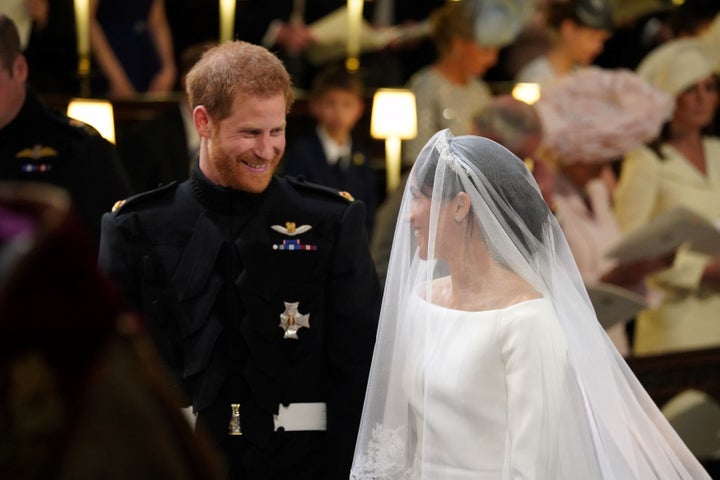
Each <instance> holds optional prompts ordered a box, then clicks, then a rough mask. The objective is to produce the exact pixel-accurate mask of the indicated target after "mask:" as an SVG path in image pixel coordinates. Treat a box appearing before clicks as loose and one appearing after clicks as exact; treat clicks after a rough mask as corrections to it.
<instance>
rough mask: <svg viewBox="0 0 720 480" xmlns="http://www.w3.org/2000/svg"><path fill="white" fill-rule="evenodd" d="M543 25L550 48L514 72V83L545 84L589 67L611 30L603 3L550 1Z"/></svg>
mask: <svg viewBox="0 0 720 480" xmlns="http://www.w3.org/2000/svg"><path fill="white" fill-rule="evenodd" d="M546 24H547V27H548V30H549V32H550V36H551V43H552V44H551V46H550V49H549V50H548V51H547V53H545V54H544V55H541V56H539V57H537V58H535V59H534V60H531V61H530V62H529V63H527V64H526V65H525V66H524V67H523V68H522V69H521V70H520V71H519V72H518V74H517V77H516V80H517V81H518V82H533V83H539V84H541V85H547V84H549V83H552V82H554V81H555V80H557V79H559V78H561V77H564V76H565V75H567V74H568V73H570V72H572V71H573V70H575V69H576V68H578V67H580V66H586V65H590V64H591V63H592V62H593V60H595V57H597V56H598V55H599V54H600V53H601V52H602V50H603V47H604V43H605V40H607V39H608V37H609V36H610V32H611V30H612V27H613V25H612V14H611V10H610V5H609V3H608V1H607V0H600V1H589V0H571V1H568V2H558V1H554V2H550V3H549V5H548V6H547V13H546Z"/></svg>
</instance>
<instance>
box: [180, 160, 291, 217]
mask: <svg viewBox="0 0 720 480" xmlns="http://www.w3.org/2000/svg"><path fill="white" fill-rule="evenodd" d="M190 183H191V185H192V190H193V194H194V195H195V197H196V198H197V199H198V201H199V202H200V203H202V204H203V205H204V206H206V207H207V208H209V209H211V210H216V211H219V212H223V213H232V212H241V211H245V210H248V209H250V208H253V207H255V206H256V205H258V204H259V203H260V201H261V200H262V199H263V198H266V197H267V196H268V194H269V193H270V192H271V191H272V190H273V189H275V188H276V184H277V179H276V178H275V177H273V179H272V180H271V181H270V185H268V187H267V188H266V189H265V191H263V192H261V193H250V192H246V191H243V190H235V189H234V188H230V187H222V186H220V185H217V184H216V183H213V182H212V181H210V180H209V179H208V178H207V177H206V176H205V175H204V174H203V173H202V171H200V168H199V167H198V166H197V165H195V167H193V171H192V175H191V176H190Z"/></svg>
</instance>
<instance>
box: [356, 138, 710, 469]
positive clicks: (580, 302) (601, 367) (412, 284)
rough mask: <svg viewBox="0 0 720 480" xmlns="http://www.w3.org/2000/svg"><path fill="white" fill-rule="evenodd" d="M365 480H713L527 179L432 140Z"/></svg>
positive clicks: (368, 432) (478, 144)
mask: <svg viewBox="0 0 720 480" xmlns="http://www.w3.org/2000/svg"><path fill="white" fill-rule="evenodd" d="M367 391H368V393H367V396H366V399H365V408H364V411H363V420H362V423H361V427H360V433H359V437H358V442H357V446H356V452H355V458H354V462H353V469H352V474H351V478H353V479H358V480H359V479H421V478H422V479H443V480H453V479H457V480H460V479H471V478H472V479H553V480H555V479H568V480H578V479H583V480H587V479H622V480H630V479H642V480H646V479H693V480H694V479H703V478H707V479H709V478H710V477H709V476H708V475H707V473H706V472H705V471H704V470H703V469H702V467H701V465H700V464H699V462H697V460H696V459H695V458H694V457H693V456H692V454H691V453H690V452H689V451H688V450H687V448H686V447H685V445H684V444H683V443H682V442H681V440H680V439H679V437H678V436H677V435H676V434H675V432H674V431H673V430H672V428H671V427H670V426H669V425H668V423H667V422H666V421H665V419H664V417H663V416H662V414H661V413H660V412H659V411H658V409H657V408H656V407H655V405H654V404H653V402H652V400H651V399H650V398H649V397H648V395H647V394H646V392H645V391H644V390H643V389H642V387H641V386H640V384H639V383H638V381H637V379H636V378H635V377H634V376H633V374H632V372H631V371H630V370H629V368H628V367H627V365H626V364H625V362H624V360H623V359H622V357H620V355H619V354H618V353H617V351H616V350H615V348H614V346H613V345H612V342H611V341H610V340H609V339H608V338H607V336H606V335H605V333H604V331H603V329H602V327H601V326H600V324H599V323H598V321H597V318H596V317H595V314H594V311H593V309H592V306H591V304H590V301H589V299H588V297H587V293H586V291H585V289H584V287H583V283H582V280H581V278H580V275H579V273H578V271H577V267H576V266H575V264H574V262H573V259H572V254H571V253H570V251H569V249H568V246H567V243H566V242H565V239H564V237H563V236H562V233H561V230H560V228H559V226H558V225H557V222H556V221H555V220H554V218H553V216H552V214H551V212H550V211H549V209H548V208H547V205H546V204H545V202H544V201H543V199H542V196H541V195H540V192H539V189H538V188H537V185H536V184H535V182H534V180H533V179H532V176H531V175H530V173H529V172H528V171H527V170H526V169H525V167H524V164H523V163H522V162H521V161H520V160H519V159H518V158H517V157H515V156H514V155H513V154H512V153H510V152H509V151H508V150H506V149H505V148H503V147H502V146H500V145H498V144H496V143H494V142H492V141H490V140H488V139H485V138H482V137H473V136H463V137H453V136H452V134H451V133H450V132H449V130H443V131H441V132H438V133H437V134H435V135H434V136H433V137H432V138H431V139H430V141H429V142H428V143H427V144H426V146H425V147H424V149H423V150H422V152H421V153H420V155H419V157H418V159H417V161H416V163H415V165H414V167H413V170H412V172H411V174H410V178H409V181H408V184H407V187H406V190H405V195H404V198H403V202H402V207H401V214H400V216H399V219H398V224H397V228H396V233H395V239H394V243H393V251H392V254H391V259H390V266H389V269H388V276H387V281H386V288H385V295H384V301H383V307H382V312H381V320H380V327H379V330H378V337H377V342H376V347H375V355H374V358H373V367H372V371H371V376H370V383H369V385H368V390H367Z"/></svg>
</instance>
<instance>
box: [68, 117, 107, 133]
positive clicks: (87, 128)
mask: <svg viewBox="0 0 720 480" xmlns="http://www.w3.org/2000/svg"><path fill="white" fill-rule="evenodd" d="M61 121H62V119H61ZM65 121H66V122H67V124H68V126H70V127H71V128H75V129H77V130H81V131H82V132H83V133H85V134H86V135H88V136H90V137H100V136H102V135H100V132H98V131H97V130H96V129H95V127H93V126H92V125H89V124H87V123H85V122H81V121H80V120H76V119H74V118H70V117H67V120H65Z"/></svg>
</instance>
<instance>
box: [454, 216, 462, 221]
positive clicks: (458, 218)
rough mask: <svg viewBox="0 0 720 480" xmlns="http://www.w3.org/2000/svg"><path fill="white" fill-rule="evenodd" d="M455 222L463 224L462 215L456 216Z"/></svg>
mask: <svg viewBox="0 0 720 480" xmlns="http://www.w3.org/2000/svg"><path fill="white" fill-rule="evenodd" d="M455 221H456V222H457V223H461V222H462V221H463V217H462V215H455Z"/></svg>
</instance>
